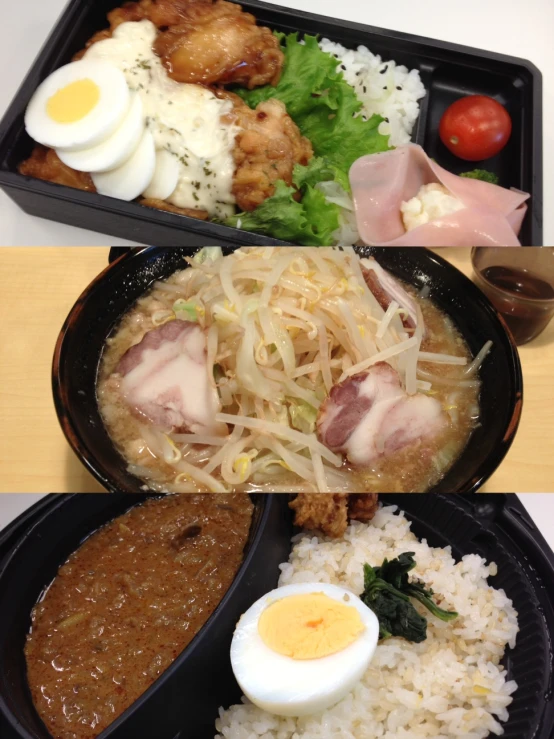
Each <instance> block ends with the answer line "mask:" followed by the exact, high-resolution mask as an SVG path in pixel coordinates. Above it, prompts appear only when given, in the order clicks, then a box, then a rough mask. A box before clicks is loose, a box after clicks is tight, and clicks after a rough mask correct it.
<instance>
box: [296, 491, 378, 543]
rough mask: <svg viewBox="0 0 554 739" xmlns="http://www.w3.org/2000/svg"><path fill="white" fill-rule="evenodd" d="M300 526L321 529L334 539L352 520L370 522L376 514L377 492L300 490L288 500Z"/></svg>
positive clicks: (341, 533)
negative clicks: (300, 491) (327, 492)
mask: <svg viewBox="0 0 554 739" xmlns="http://www.w3.org/2000/svg"><path fill="white" fill-rule="evenodd" d="M289 506H290V508H292V509H293V510H294V511H295V518H294V523H295V525H296V526H299V527H300V528H304V529H308V530H314V531H315V530H319V531H321V532H322V533H323V534H325V535H326V536H330V537H331V538H333V539H338V538H339V537H341V536H342V535H343V534H344V533H345V531H346V528H347V526H348V522H349V520H356V521H364V522H367V521H371V519H372V518H373V517H374V516H375V514H376V513H377V508H378V496H377V495H376V494H375V493H356V494H350V493H334V494H326V493H299V494H298V495H297V496H296V498H295V499H294V500H293V501H292V502H291V503H289Z"/></svg>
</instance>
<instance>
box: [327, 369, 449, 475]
mask: <svg viewBox="0 0 554 739" xmlns="http://www.w3.org/2000/svg"><path fill="white" fill-rule="evenodd" d="M446 425H447V420H446V415H445V413H444V411H443V410H442V407H441V404H440V403H439V402H438V400H436V399H435V398H431V397H429V396H428V395H423V394H421V393H418V394H416V395H412V396H409V395H407V394H406V392H405V391H404V388H403V387H402V384H401V382H400V376H399V374H398V372H397V371H396V370H395V369H394V368H393V367H391V365H390V364H387V363H386V362H378V363H377V364H375V365H373V366H372V367H370V368H369V369H368V370H367V371H366V372H360V373H358V374H357V375H353V376H352V377H349V378H347V379H346V380H345V381H344V382H342V383H340V384H339V385H335V386H334V387H333V388H332V389H331V392H330V394H329V397H328V398H327V399H326V400H325V402H324V403H323V405H322V406H321V408H320V411H319V416H318V419H317V435H318V438H319V440H320V441H321V443H322V444H325V446H326V447H328V448H329V449H331V450H332V451H334V452H342V453H343V454H346V456H347V458H348V460H349V461H350V462H351V463H352V464H354V465H359V466H369V465H370V464H371V463H372V462H374V461H375V460H377V459H379V457H383V456H389V455H391V454H393V453H394V452H395V451H397V450H399V449H403V448H405V447H407V446H410V445H412V444H417V443H418V442H419V441H421V440H424V439H429V438H432V437H433V436H435V435H436V434H438V433H439V432H440V431H441V430H442V429H443V428H445V426H446Z"/></svg>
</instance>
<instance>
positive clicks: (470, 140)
mask: <svg viewBox="0 0 554 739" xmlns="http://www.w3.org/2000/svg"><path fill="white" fill-rule="evenodd" d="M511 133H512V120H511V118H510V115H509V113H508V111H507V110H506V108H504V107H503V106H502V105H500V103H497V102H496V100H494V99H493V98H490V97H487V96H486V95H469V96H468V97H465V98H460V100H456V102H455V103H452V105H451V106H450V107H449V108H447V109H446V112H445V113H444V115H443V117H442V118H441V122H440V125H439V135H440V137H441V141H442V143H443V144H444V145H445V146H446V148H447V149H449V150H450V151H451V152H452V153H453V154H455V155H456V156H457V157H460V159H465V160H466V161H468V162H478V161H481V160H482V159H490V157H493V156H496V154H498V152H499V151H502V149H503V148H504V147H505V146H506V144H507V143H508V139H509V138H510V134H511Z"/></svg>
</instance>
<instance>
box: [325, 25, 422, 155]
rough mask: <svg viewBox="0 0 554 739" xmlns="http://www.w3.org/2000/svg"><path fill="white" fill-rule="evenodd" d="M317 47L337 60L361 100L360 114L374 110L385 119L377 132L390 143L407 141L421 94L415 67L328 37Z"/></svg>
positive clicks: (417, 112) (419, 81)
mask: <svg viewBox="0 0 554 739" xmlns="http://www.w3.org/2000/svg"><path fill="white" fill-rule="evenodd" d="M319 46H320V48H321V49H322V51H325V52H327V53H328V54H332V55H333V56H334V57H335V58H336V59H338V60H339V62H340V64H341V67H340V69H341V71H342V73H343V75H344V79H345V80H346V81H347V82H348V84H349V85H351V86H352V87H353V88H354V89H355V90H356V94H357V96H358V98H359V100H361V102H362V103H363V106H364V107H363V110H362V114H363V115H364V116H366V117H367V118H370V117H371V116H372V115H373V114H374V113H377V114H378V115H381V116H383V118H385V119H386V120H385V121H384V122H383V123H381V125H380V127H379V132H380V133H382V134H384V135H389V143H390V145H391V146H400V145H401V144H407V143H409V141H410V139H411V135H412V129H413V127H414V125H415V122H416V120H417V117H418V115H419V103H418V100H420V99H421V98H423V97H425V87H424V85H423V83H422V81H421V78H420V76H419V72H418V70H417V69H412V70H409V69H408V68H407V67H404V66H403V65H400V64H396V62H394V61H392V60H390V61H387V62H385V61H383V60H382V59H381V57H380V56H379V55H378V54H372V53H371V51H370V50H369V49H368V48H366V47H365V46H359V47H358V49H356V50H354V49H346V48H345V47H344V46H341V44H335V43H333V42H332V41H329V40H328V39H322V40H321V42H320V44H319Z"/></svg>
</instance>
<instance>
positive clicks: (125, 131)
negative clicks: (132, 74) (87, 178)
mask: <svg viewBox="0 0 554 739" xmlns="http://www.w3.org/2000/svg"><path fill="white" fill-rule="evenodd" d="M143 131H144V116H143V106H142V100H141V98H140V95H137V93H131V105H130V106H129V110H128V111H127V115H126V116H125V118H124V119H123V120H122V121H121V125H120V126H119V128H117V129H116V130H115V131H114V133H113V134H112V135H111V136H110V137H109V138H108V139H106V141H102V143H100V144H97V145H96V146H92V147H90V148H89V149H78V150H77V151H65V150H64V149H58V150H57V152H56V153H57V155H58V156H59V158H60V159H61V160H62V162H63V163H64V164H67V166H68V167H71V168H72V169H76V170H78V171H79V172H106V171H108V170H110V169H117V167H120V166H121V165H122V164H123V163H124V162H125V161H127V159H129V157H130V156H131V154H132V153H133V152H134V150H135V149H136V148H137V146H138V143H139V141H140V139H141V136H142V134H143Z"/></svg>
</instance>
